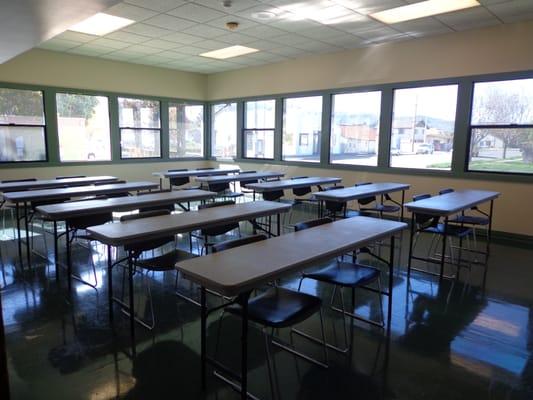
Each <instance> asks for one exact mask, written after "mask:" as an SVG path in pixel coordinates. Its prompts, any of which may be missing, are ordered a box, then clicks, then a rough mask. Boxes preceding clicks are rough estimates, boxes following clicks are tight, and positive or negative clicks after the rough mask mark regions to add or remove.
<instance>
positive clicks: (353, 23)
mask: <svg viewBox="0 0 533 400" xmlns="http://www.w3.org/2000/svg"><path fill="white" fill-rule="evenodd" d="M331 26H332V27H334V28H335V29H338V30H342V31H344V32H348V33H354V34H356V33H357V32H360V31H365V30H369V29H378V28H382V27H385V26H386V25H385V24H383V23H381V22H379V21H376V20H374V19H372V18H369V17H365V16H363V15H360V16H354V18H352V19H351V20H346V21H344V22H341V23H338V24H334V25H331Z"/></svg>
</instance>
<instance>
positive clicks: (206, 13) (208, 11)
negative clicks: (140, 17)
mask: <svg viewBox="0 0 533 400" xmlns="http://www.w3.org/2000/svg"><path fill="white" fill-rule="evenodd" d="M167 14H170V15H174V16H176V17H180V18H185V19H190V20H192V21H196V22H207V21H211V20H213V19H216V18H220V17H223V16H224V15H225V14H224V13H222V12H220V11H217V10H213V9H212V8H209V7H205V6H202V5H200V4H194V3H188V4H185V5H183V6H180V7H178V8H175V9H173V10H171V11H168V12H167Z"/></svg>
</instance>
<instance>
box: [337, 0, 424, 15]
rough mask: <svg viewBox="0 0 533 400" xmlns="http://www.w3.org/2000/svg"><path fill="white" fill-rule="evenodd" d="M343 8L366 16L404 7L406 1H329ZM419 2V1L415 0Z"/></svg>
mask: <svg viewBox="0 0 533 400" xmlns="http://www.w3.org/2000/svg"><path fill="white" fill-rule="evenodd" d="M331 1H333V2H334V3H337V4H340V5H342V6H343V7H346V8H350V9H352V10H354V11H356V12H358V13H359V14H363V15H368V14H372V13H375V12H378V11H383V10H387V9H389V8H394V7H399V6H404V5H405V4H406V3H408V1H403V0H331ZM416 1H420V0H416Z"/></svg>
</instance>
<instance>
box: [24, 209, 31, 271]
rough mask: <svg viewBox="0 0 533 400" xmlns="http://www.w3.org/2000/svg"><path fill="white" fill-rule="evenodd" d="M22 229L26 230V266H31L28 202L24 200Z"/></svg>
mask: <svg viewBox="0 0 533 400" xmlns="http://www.w3.org/2000/svg"><path fill="white" fill-rule="evenodd" d="M24 229H25V230H26V259H27V261H28V268H31V249H30V232H29V229H30V227H29V221H28V203H27V202H26V201H25V202H24Z"/></svg>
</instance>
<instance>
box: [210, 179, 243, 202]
mask: <svg viewBox="0 0 533 400" xmlns="http://www.w3.org/2000/svg"><path fill="white" fill-rule="evenodd" d="M207 190H209V191H210V192H215V193H216V194H217V197H219V198H222V199H224V200H228V199H235V200H236V199H237V198H239V197H242V196H244V194H243V193H240V192H233V191H231V190H230V187H229V182H221V183H211V182H209V183H208V184H207Z"/></svg>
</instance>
